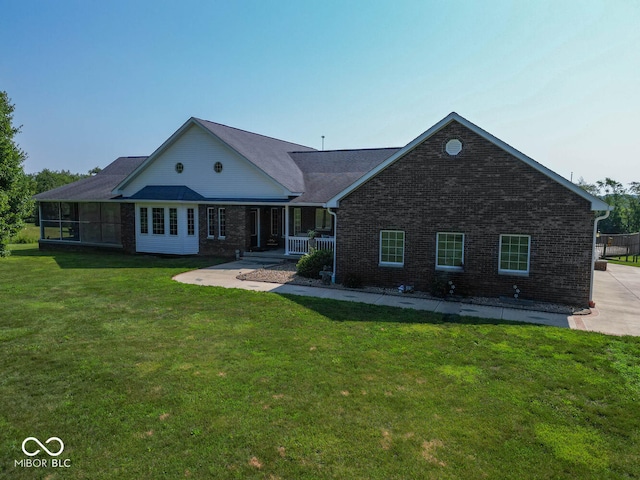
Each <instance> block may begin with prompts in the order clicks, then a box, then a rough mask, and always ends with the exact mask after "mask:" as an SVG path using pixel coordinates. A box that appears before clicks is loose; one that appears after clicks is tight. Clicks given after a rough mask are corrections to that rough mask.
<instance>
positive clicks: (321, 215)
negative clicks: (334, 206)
mask: <svg viewBox="0 0 640 480" xmlns="http://www.w3.org/2000/svg"><path fill="white" fill-rule="evenodd" d="M328 230H331V217H330V216H329V212H328V211H327V209H326V208H316V231H328Z"/></svg>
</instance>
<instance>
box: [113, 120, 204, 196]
mask: <svg viewBox="0 0 640 480" xmlns="http://www.w3.org/2000/svg"><path fill="white" fill-rule="evenodd" d="M195 124H196V122H195V118H194V117H191V118H190V119H189V120H187V121H186V122H184V124H183V125H182V126H181V127H180V128H179V129H178V130H176V131H175V132H174V133H173V135H171V136H170V137H169V138H168V139H167V140H165V141H164V143H163V144H162V145H160V146H159V147H158V148H157V149H156V150H155V151H154V152H153V153H152V154H151V155H149V156H148V157H147V159H146V160H145V161H144V162H142V163H141V164H140V165H138V168H136V169H135V170H134V171H133V172H131V173H130V174H129V175H128V176H127V178H125V179H124V180H123V181H122V182H120V183H119V184H118V185H117V186H116V188H114V189H113V190H112V193H115V194H120V193H122V190H123V189H124V188H125V187H126V186H127V185H129V183H131V182H132V181H133V180H134V179H135V178H136V177H137V176H138V175H140V174H141V173H142V172H143V171H144V170H145V169H146V168H147V167H148V166H149V165H150V164H151V163H152V162H153V161H154V160H155V159H156V158H157V157H158V156H159V155H160V154H162V152H164V151H165V150H166V149H167V148H169V147H170V146H171V145H173V143H174V142H175V141H176V140H177V139H178V138H180V136H182V134H183V133H184V131H185V130H186V129H187V128H189V127H190V126H191V125H195Z"/></svg>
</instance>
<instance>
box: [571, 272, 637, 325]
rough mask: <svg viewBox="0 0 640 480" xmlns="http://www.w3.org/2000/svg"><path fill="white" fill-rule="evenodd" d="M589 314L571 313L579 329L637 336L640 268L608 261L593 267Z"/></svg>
mask: <svg viewBox="0 0 640 480" xmlns="http://www.w3.org/2000/svg"><path fill="white" fill-rule="evenodd" d="M593 299H594V301H595V302H596V308H594V309H592V313H591V315H583V316H579V317H578V316H574V317H573V319H574V320H575V326H574V325H571V326H572V328H578V329H580V330H589V331H592V332H602V333H608V334H612V335H634V336H640V268H638V267H628V266H625V265H616V264H613V263H609V264H608V265H607V270H606V271H604V272H603V271H599V270H596V272H595V278H594V285H593Z"/></svg>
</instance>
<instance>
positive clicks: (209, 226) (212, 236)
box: [207, 207, 218, 239]
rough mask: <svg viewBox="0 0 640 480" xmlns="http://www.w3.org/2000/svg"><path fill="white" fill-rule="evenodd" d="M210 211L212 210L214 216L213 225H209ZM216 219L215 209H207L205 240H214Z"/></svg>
mask: <svg viewBox="0 0 640 480" xmlns="http://www.w3.org/2000/svg"><path fill="white" fill-rule="evenodd" d="M211 210H213V215H214V220H213V225H211V213H210V211H211ZM217 217H218V213H217V212H216V207H207V238H209V239H211V238H216V221H215V219H216V218H217ZM212 227H213V228H212ZM212 230H213V235H212V234H211V231H212Z"/></svg>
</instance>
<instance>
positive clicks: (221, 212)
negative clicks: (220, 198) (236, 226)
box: [218, 208, 227, 238]
mask: <svg viewBox="0 0 640 480" xmlns="http://www.w3.org/2000/svg"><path fill="white" fill-rule="evenodd" d="M226 236H227V212H226V211H225V209H224V208H219V209H218V238H224V237H226Z"/></svg>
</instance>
